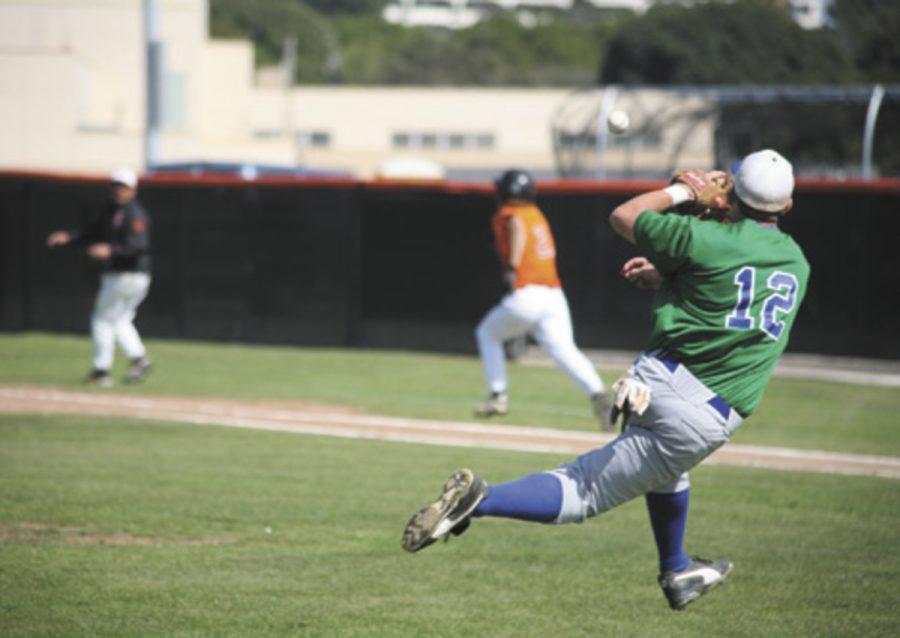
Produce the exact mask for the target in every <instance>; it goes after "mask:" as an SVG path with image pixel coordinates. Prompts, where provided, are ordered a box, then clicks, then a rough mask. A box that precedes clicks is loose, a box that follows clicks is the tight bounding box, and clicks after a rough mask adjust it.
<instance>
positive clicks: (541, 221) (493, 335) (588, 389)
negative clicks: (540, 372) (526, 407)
mask: <svg viewBox="0 0 900 638" xmlns="http://www.w3.org/2000/svg"><path fill="white" fill-rule="evenodd" d="M495 186H496V189H497V196H498V198H499V200H500V207H499V209H498V210H497V212H496V213H495V214H494V217H493V219H492V220H491V223H492V226H493V231H494V240H495V242H496V246H497V253H498V254H499V257H500V264H501V267H502V269H503V279H504V282H505V283H506V286H507V289H508V292H507V294H506V295H504V297H503V299H502V300H501V301H500V303H499V304H497V305H496V306H494V308H492V309H491V310H490V312H488V314H487V315H486V316H485V317H484V319H482V320H481V323H479V324H478V328H477V329H476V330H475V336H476V338H477V340H478V352H479V354H480V355H481V362H482V365H483V366H484V376H485V380H486V382H487V386H488V390H489V392H490V394H489V395H488V397H487V398H486V399H485V400H484V402H483V403H482V404H480V405H479V406H478V407H477V408H476V410H475V414H476V415H477V416H480V417H490V416H494V415H498V414H506V413H507V411H508V410H509V399H508V394H507V392H508V388H507V376H506V359H505V356H504V350H503V343H504V342H505V341H508V340H510V339H513V338H516V337H521V336H523V335H526V334H530V335H531V336H532V337H534V339H535V340H536V341H537V342H538V343H539V344H540V346H541V347H542V348H543V349H544V351H545V352H546V353H547V354H548V355H549V356H550V357H551V358H552V359H553V361H554V362H555V363H556V365H558V366H559V367H560V368H561V369H562V371H563V372H565V373H566V374H567V375H569V376H570V377H571V378H572V379H573V380H574V381H575V382H576V383H577V384H578V386H579V387H580V388H581V390H582V391H583V392H584V393H585V394H586V395H587V396H588V397H589V398H590V400H591V404H592V406H593V410H594V414H595V415H596V417H597V419H598V420H599V421H600V425H601V426H602V428H603V429H604V430H606V431H609V429H610V427H611V426H610V422H609V411H610V407H611V399H610V396H609V394H608V393H607V392H606V390H605V388H604V386H603V381H602V380H601V379H600V376H599V375H598V374H597V371H596V370H595V369H594V366H593V365H592V364H591V362H590V360H588V358H587V357H586V356H585V355H584V353H582V352H581V351H580V350H579V349H578V347H577V346H576V345H575V340H574V336H573V334H572V319H571V316H570V314H569V304H568V302H567V301H566V296H565V294H564V293H563V291H562V286H561V283H560V280H559V275H558V274H557V272H556V244H555V242H554V240H553V233H552V232H551V231H550V225H549V224H548V223H547V219H546V218H545V217H544V214H543V213H542V212H541V211H540V209H539V208H538V207H537V206H536V205H535V196H536V189H535V183H534V178H533V177H532V176H531V175H530V174H529V173H526V172H525V171H520V170H510V171H506V172H505V173H503V175H501V176H500V177H499V178H498V179H497V181H496V182H495Z"/></svg>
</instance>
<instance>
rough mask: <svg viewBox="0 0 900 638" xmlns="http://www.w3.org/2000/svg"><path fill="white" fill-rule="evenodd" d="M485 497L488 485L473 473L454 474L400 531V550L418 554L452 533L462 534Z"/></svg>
mask: <svg viewBox="0 0 900 638" xmlns="http://www.w3.org/2000/svg"><path fill="white" fill-rule="evenodd" d="M487 493H488V487H487V484H486V483H485V482H484V481H482V480H481V479H480V478H478V477H477V476H475V474H474V473H473V472H472V470H470V469H467V468H463V469H461V470H457V471H456V472H454V473H453V476H451V477H450V478H449V479H447V482H446V483H444V490H443V492H441V495H440V497H438V499H437V500H436V501H434V502H433V503H431V504H430V505H428V506H426V507H423V508H422V509H421V510H419V511H418V512H416V513H415V514H414V515H413V517H412V518H411V519H409V523H407V524H406V529H404V530H403V549H405V550H406V551H408V552H417V551H419V550H420V549H424V548H426V547H428V546H429V545H431V544H432V543H434V542H435V541H437V540H440V539H441V538H442V537H444V536H447V534H450V533H451V532H452V533H453V534H454V535H455V536H458V535H460V534H462V533H463V532H464V531H465V530H466V528H467V527H468V525H469V521H470V519H471V516H472V512H473V511H475V508H476V507H477V506H478V504H479V503H480V502H481V501H483V500H484V497H485V496H487Z"/></svg>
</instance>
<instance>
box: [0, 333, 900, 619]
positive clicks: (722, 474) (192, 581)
mask: <svg viewBox="0 0 900 638" xmlns="http://www.w3.org/2000/svg"><path fill="white" fill-rule="evenodd" d="M150 346H151V348H152V352H153V354H154V356H155V357H156V359H157V361H158V362H159V365H158V368H157V370H155V371H154V373H153V376H151V378H150V379H148V381H147V383H146V384H144V385H142V386H138V387H128V388H126V387H119V388H117V389H116V390H115V391H116V392H129V393H147V394H168V395H176V394H182V395H192V396H227V397H238V398H240V397H244V398H248V399H251V398H269V399H300V400H314V401H320V402H322V401H324V402H331V403H336V404H344V405H354V406H358V407H360V408H362V409H364V410H366V411H368V412H372V413H380V414H391V415H401V416H420V417H429V418H447V419H457V420H460V419H468V418H469V414H470V410H471V407H472V404H473V402H474V401H475V400H477V399H478V398H479V397H480V395H481V391H482V390H481V377H480V369H479V367H478V362H477V361H476V360H475V359H474V358H472V357H446V356H434V355H424V354H409V353H397V352H373V351H368V352H367V351H339V350H334V351H328V350H306V349H290V348H251V347H245V346H227V345H215V344H191V343H179V342H165V341H158V342H151V344H150ZM89 350H90V346H89V343H88V342H87V340H86V339H85V338H75V337H50V336H46V335H0V383H3V384H10V383H28V384H47V385H58V386H68V387H80V383H79V381H80V379H81V377H82V375H83V374H84V372H85V371H86V368H87V365H88V361H89ZM602 372H603V376H604V378H605V379H606V380H607V381H611V380H612V379H614V378H615V376H616V375H617V374H618V373H619V371H618V370H603V371H602ZM512 383H513V384H514V385H513V387H514V390H513V391H514V392H517V390H518V394H514V395H513V399H514V401H515V404H514V408H515V412H514V413H513V414H512V415H510V416H509V417H507V418H506V420H505V422H508V423H517V424H525V425H535V426H537V425H539V426H542V427H563V428H569V429H579V430H588V429H592V428H594V424H593V422H592V420H591V419H590V416H589V413H588V410H587V406H586V405H585V404H584V400H583V398H581V397H580V396H579V395H578V392H577V390H576V389H575V388H574V386H573V385H571V383H570V382H569V381H568V380H567V379H565V378H564V377H563V376H562V375H561V374H560V373H559V372H558V371H556V370H554V369H549V368H521V367H515V368H514V369H513V371H512ZM519 395H521V398H520V397H519ZM898 413H900V396H898V392H897V391H896V390H890V389H878V388H866V387H860V386H850V385H841V384H826V383H813V382H798V381H790V382H788V381H778V380H776V381H773V383H772V386H771V388H770V391H769V392H768V394H767V396H766V398H765V399H764V402H763V407H762V409H761V410H760V412H759V413H758V414H757V415H756V416H754V417H753V418H752V419H751V420H750V421H749V422H748V423H747V424H746V425H745V426H744V427H743V428H742V431H739V433H738V436H737V437H736V440H737V442H741V443H755V444H771V445H790V446H793V447H805V448H817V449H829V450H842V451H854V452H862V453H877V454H882V455H893V456H900V435H898V433H897V431H896V430H897V429H898V428H897V427H896V424H897V420H896V414H898ZM564 460H567V459H566V457H562V456H559V455H549V454H526V453H513V452H498V451H490V450H474V449H462V448H446V447H437V446H422V445H412V444H401V443H387V442H373V441H356V440H345V439H332V438H328V437H315V436H303V435H296V434H287V433H276V432H256V431H244V430H232V429H229V428H220V427H212V426H192V425H180V424H171V423H158V422H152V421H136V420H123V419H114V418H96V417H48V416H19V415H0V635H3V636H135V637H138V636H316V637H319V636H360V637H363V636H365V637H369V636H374V637H380V636H385V637H391V636H400V637H406V636H427V637H430V636H441V637H443V636H448V637H449V636H479V637H480V636H486V637H493V636H510V637H514V636H515V637H522V636H565V637H568V636H573V637H575V636H597V635H616V636H667V637H669V636H685V637H691V636H792V637H797V636H895V635H897V633H898V629H900V611H898V608H897V605H896V593H895V589H894V588H895V587H896V586H897V585H898V583H900V550H898V548H897V543H896V539H897V530H898V529H900V489H898V488H900V484H898V483H897V482H896V481H893V480H888V479H875V478H860V477H845V476H831V475H824V474H813V473H801V472H778V471H771V470H755V469H738V468H729V467H723V466H708V467H705V466H702V467H700V468H698V469H697V470H695V471H694V472H692V479H693V485H694V487H693V490H692V495H693V505H692V514H691V521H690V524H689V529H688V550H689V551H692V552H696V553H700V554H702V555H707V556H711V557H722V556H727V557H728V558H730V559H732V560H733V561H734V562H735V564H736V567H735V573H734V574H733V576H732V577H731V578H730V579H729V582H728V584H726V585H725V586H724V587H723V588H722V589H720V590H718V591H716V592H715V593H713V594H712V595H710V596H709V597H707V598H705V599H703V600H702V601H700V602H698V603H697V604H696V605H694V606H692V607H691V608H689V609H688V610H687V611H686V612H684V613H674V612H671V611H669V609H668V607H667V605H666V604H665V601H664V599H663V597H662V595H661V593H660V591H659V589H658V587H657V585H656V582H655V577H656V560H655V550H654V547H653V543H652V538H651V533H650V531H649V526H648V525H647V522H646V514H645V511H644V506H643V503H641V502H633V503H630V504H628V505H625V506H623V507H621V508H619V509H617V510H616V511H614V512H611V513H609V514H607V515H604V516H601V517H599V518H597V519H593V520H591V521H588V522H587V523H585V524H584V525H574V526H565V527H548V526H541V525H529V524H524V523H518V522H513V521H500V520H485V521H480V520H479V521H475V523H474V524H473V528H472V530H471V531H470V532H469V533H467V534H466V535H465V536H463V537H462V538H459V539H454V540H452V541H451V542H450V543H448V544H447V545H442V546H436V547H434V548H430V549H428V550H427V551H425V552H423V553H421V554H418V555H408V554H405V553H404V552H403V551H402V550H401V549H400V533H401V531H402V528H403V526H404V524H405V523H406V520H407V519H408V517H409V516H410V514H411V513H412V512H413V511H414V510H415V509H417V508H418V507H419V506H421V505H422V504H423V503H424V502H426V501H428V500H430V499H432V498H433V497H434V496H436V494H437V491H438V490H439V488H440V485H441V483H442V482H443V480H444V478H446V475H447V474H448V473H449V472H451V471H452V470H453V469H455V468H456V467H458V466H461V465H469V466H471V467H473V468H474V469H476V471H478V472H479V473H480V474H482V475H483V476H484V477H485V478H486V479H487V480H488V481H493V482H496V481H502V480H506V479H509V478H514V477H516V476H519V475H521V474H522V473H525V472H531V471H535V470H540V469H546V468H549V467H552V466H554V465H556V464H557V463H559V462H562V461H564Z"/></svg>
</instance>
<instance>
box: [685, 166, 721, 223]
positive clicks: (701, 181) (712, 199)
mask: <svg viewBox="0 0 900 638" xmlns="http://www.w3.org/2000/svg"><path fill="white" fill-rule="evenodd" d="M669 183H670V184H681V185H682V186H685V187H687V188H688V189H689V190H690V191H691V193H693V195H694V198H693V199H689V200H688V201H686V202H682V203H680V204H678V205H677V206H675V207H674V211H675V212H676V213H679V214H681V215H691V216H693V217H698V218H699V219H712V220H714V221H717V222H722V223H724V224H727V223H728V222H729V217H728V212H729V211H730V210H731V207H732V205H733V204H734V181H733V180H732V179H731V176H730V175H728V173H725V172H724V171H712V172H710V173H707V172H706V171H703V170H700V169H697V168H693V169H690V170H686V171H678V172H676V173H675V174H674V175H673V176H672V180H671V181H670V182H669Z"/></svg>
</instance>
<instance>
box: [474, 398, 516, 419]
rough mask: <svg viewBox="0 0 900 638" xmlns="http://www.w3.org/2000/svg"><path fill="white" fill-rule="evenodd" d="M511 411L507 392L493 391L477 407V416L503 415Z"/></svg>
mask: <svg viewBox="0 0 900 638" xmlns="http://www.w3.org/2000/svg"><path fill="white" fill-rule="evenodd" d="M507 412H509V397H508V396H507V395H506V393H505V392H491V394H490V395H489V396H488V398H486V399H485V400H484V402H483V403H481V404H480V405H479V406H478V407H477V408H475V416H480V417H483V418H486V417H490V416H498V415H500V416H502V415H504V414H506V413H507Z"/></svg>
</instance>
